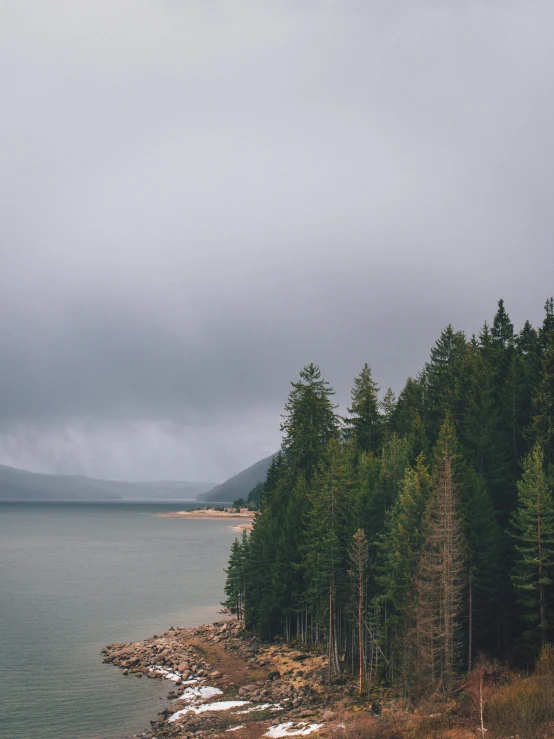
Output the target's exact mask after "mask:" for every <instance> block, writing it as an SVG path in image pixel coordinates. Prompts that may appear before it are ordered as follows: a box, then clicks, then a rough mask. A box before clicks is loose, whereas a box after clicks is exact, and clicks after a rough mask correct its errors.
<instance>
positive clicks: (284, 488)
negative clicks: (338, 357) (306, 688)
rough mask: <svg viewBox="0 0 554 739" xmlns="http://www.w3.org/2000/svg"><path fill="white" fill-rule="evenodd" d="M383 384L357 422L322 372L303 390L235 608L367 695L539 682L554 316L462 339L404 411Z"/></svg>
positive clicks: (546, 632)
mask: <svg viewBox="0 0 554 739" xmlns="http://www.w3.org/2000/svg"><path fill="white" fill-rule="evenodd" d="M354 372H355V369H354ZM354 372H353V374H354ZM380 382H381V378H374V377H373V376H372V371H371V369H370V367H369V366H368V365H367V364H366V365H365V366H364V367H363V368H362V369H361V371H360V373H359V374H358V376H357V377H355V379H354V381H353V386H352V390H351V402H350V405H349V408H348V412H347V414H346V415H345V416H344V417H342V416H340V415H338V413H337V407H336V406H335V404H334V402H333V393H334V391H333V389H332V387H331V386H330V384H329V383H328V382H327V381H326V380H325V379H324V377H323V376H322V373H321V370H320V368H319V367H317V366H316V365H314V364H309V365H308V366H306V367H304V369H302V371H301V372H300V377H299V379H298V380H297V381H295V382H292V383H291V385H292V387H291V391H290V394H289V397H288V400H287V402H286V405H285V408H284V412H283V417H282V418H283V420H282V424H281V431H282V446H281V449H280V452H279V453H278V454H277V455H276V456H275V458H274V460H273V462H272V464H271V467H270V468H269V470H268V473H267V478H266V480H265V483H264V484H263V492H261V491H258V493H260V492H261V497H260V499H259V501H258V503H257V505H258V513H257V515H256V516H255V519H254V524H253V528H252V531H251V533H250V534H246V533H244V534H243V536H242V540H237V541H235V543H234V544H233V547H232V550H231V555H230V559H229V564H228V568H227V582H226V586H225V593H226V596H227V600H226V602H225V605H226V606H227V607H228V608H229V609H230V610H231V611H232V612H233V613H236V614H237V616H238V618H240V619H243V620H244V622H245V627H246V628H247V629H248V630H250V631H252V632H254V633H255V634H256V635H257V636H259V637H260V638H262V639H264V640H273V639H283V640H288V641H292V640H296V642H297V643H298V644H301V645H305V646H306V647H308V648H313V649H317V650H325V652H326V654H327V655H328V679H329V681H330V682H332V681H333V680H335V679H336V678H337V676H338V675H339V674H340V673H343V672H347V673H350V674H352V675H353V676H355V678H356V680H357V682H358V685H359V690H360V692H361V691H362V690H363V689H367V688H368V686H369V687H371V686H372V685H377V684H388V685H394V686H396V687H397V688H398V690H400V691H401V692H402V694H403V695H405V696H407V697H414V698H416V697H417V696H421V695H424V694H425V693H429V692H437V691H439V692H444V693H445V694H448V693H449V692H450V691H451V690H452V687H453V685H454V683H455V681H456V679H457V678H458V677H460V676H461V675H463V674H464V673H466V672H467V671H469V670H471V668H472V666H473V665H474V664H475V663H476V661H477V660H478V659H481V658H483V657H486V658H488V659H499V660H503V661H508V662H510V663H511V664H514V665H521V666H532V665H533V664H534V662H535V660H536V659H537V657H538V655H539V654H540V652H541V649H542V648H543V647H545V645H547V644H548V643H549V642H551V641H553V640H554V582H553V580H554V503H553V484H554V300H553V299H552V298H551V299H549V300H547V301H546V305H545V315H544V320H543V322H542V325H540V327H538V328H535V327H533V326H532V325H531V324H530V323H529V322H526V323H525V324H524V326H523V327H522V328H521V330H520V331H519V332H516V331H515V330H514V326H513V325H512V323H511V321H510V318H509V315H508V313H507V311H506V309H505V306H504V303H503V301H500V302H499V303H498V310H497V313H496V315H495V316H494V319H493V321H492V323H491V324H490V325H489V324H488V323H485V324H484V326H483V328H482V329H481V331H480V333H479V335H478V336H471V337H470V338H468V337H467V336H466V335H465V334H464V333H463V332H461V331H456V330H454V329H453V328H452V326H450V325H449V326H447V327H446V328H445V329H444V330H443V331H442V333H441V335H440V337H439V338H438V340H437V342H436V344H435V345H434V346H433V347H432V349H431V353H430V358H429V360H428V362H427V363H426V364H425V366H424V367H423V368H422V369H421V371H420V372H419V374H418V375H417V376H416V377H414V378H409V379H408V380H407V382H406V384H405V386H404V388H403V389H402V391H401V392H400V393H399V395H398V397H395V395H394V393H393V392H392V390H388V391H386V392H384V393H383V394H381V393H380V387H379V386H378V383H380ZM380 397H381V400H380ZM256 497H257V496H256Z"/></svg>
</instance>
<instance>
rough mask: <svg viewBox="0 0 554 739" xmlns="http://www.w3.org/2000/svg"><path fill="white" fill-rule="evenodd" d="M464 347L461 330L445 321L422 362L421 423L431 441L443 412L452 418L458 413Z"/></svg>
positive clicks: (435, 435)
mask: <svg viewBox="0 0 554 739" xmlns="http://www.w3.org/2000/svg"><path fill="white" fill-rule="evenodd" d="M465 350H466V340H465V336H464V334H463V332H461V331H454V329H453V328H452V326H451V325H448V326H447V327H446V328H445V329H444V331H442V333H441V335H440V337H439V339H438V340H437V342H436V344H435V346H434V347H433V348H432V349H431V359H430V361H429V362H428V363H427V364H426V365H425V394H424V407H425V418H424V420H425V424H426V428H427V429H428V432H429V434H430V436H431V442H432V443H434V442H435V441H436V439H437V437H438V434H439V430H440V427H441V424H442V422H443V420H444V417H445V415H446V413H450V414H451V415H452V418H453V419H454V420H458V419H459V416H460V408H459V405H460V387H459V385H460V381H461V379H462V377H463V374H462V362H463V359H464V355H465Z"/></svg>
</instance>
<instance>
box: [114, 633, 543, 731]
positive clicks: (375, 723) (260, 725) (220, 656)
mask: <svg viewBox="0 0 554 739" xmlns="http://www.w3.org/2000/svg"><path fill="white" fill-rule="evenodd" d="M103 651H104V655H105V659H104V661H105V662H111V663H112V664H114V665H116V666H118V667H119V668H121V669H122V670H123V672H124V674H126V675H129V676H136V677H143V676H147V677H150V678H154V679H165V680H168V681H171V682H172V683H173V686H172V687H173V689H172V690H171V692H170V693H169V695H168V704H167V705H166V707H165V708H164V709H163V710H162V711H161V712H160V715H159V717H158V719H156V720H152V721H151V729H150V730H149V731H146V732H145V733H143V734H141V735H139V736H141V737H144V738H146V737H148V738H149V739H178V738H179V739H185V738H186V739H193V738H194V739H208V738H215V737H219V738H220V739H223V738H225V739H230V738H231V736H232V737H233V739H260V738H261V737H269V738H270V739H272V738H274V739H278V738H279V737H286V736H308V735H309V736H310V737H313V739H317V737H322V738H325V737H329V738H330V737H333V739H474V738H475V737H483V735H485V736H488V737H493V736H494V737H497V736H499V737H505V739H508V738H509V737H511V739H517V738H518V737H519V739H543V737H544V739H548V738H549V737H554V723H552V724H548V723H545V724H544V725H543V724H540V726H541V727H542V728H540V727H539V728H537V729H536V730H535V729H529V727H530V726H531V725H535V724H536V721H535V723H533V721H530V719H529V718H525V716H524V717H523V721H522V726H523V729H522V728H521V727H520V728H519V730H518V731H517V732H514V731H513V730H512V728H510V727H511V724H510V726H508V725H506V730H505V732H504V733H503V732H502V731H501V733H498V732H492V731H489V732H487V729H485V732H482V730H481V723H480V716H479V710H478V706H479V700H478V693H476V692H475V691H476V685H477V684H478V683H476V682H475V680H473V682H472V683H471V684H470V683H468V686H469V687H468V686H466V691H465V692H463V693H461V694H460V695H458V697H457V699H456V701H454V700H451V701H450V702H446V701H444V700H442V699H441V700H438V699H437V700H435V701H432V700H431V701H428V702H426V703H423V704H420V705H419V707H418V708H414V707H413V706H411V707H408V706H407V705H406V704H405V703H404V702H402V701H401V700H399V699H398V697H395V696H394V695H393V694H392V693H388V692H387V691H385V690H381V691H379V690H377V691H374V692H372V693H370V694H368V693H367V692H366V693H365V694H363V695H361V696H360V695H358V691H357V687H356V682H355V679H354V678H353V677H352V676H349V677H340V678H338V679H337V678H335V680H334V681H333V684H332V685H331V686H329V683H328V677H327V659H326V655H324V654H314V653H311V652H308V651H305V650H303V649H300V648H297V647H294V646H291V645H287V644H284V643H278V644H275V643H273V644H264V643H261V642H260V641H258V640H257V639H256V638H255V637H253V636H252V635H250V634H248V633H246V632H244V630H243V628H242V625H241V624H240V623H238V622H236V621H232V620H227V621H221V622H218V623H215V624H209V625H205V626H199V627H192V628H184V629H174V628H173V627H172V628H171V629H170V630H169V631H168V632H166V633H165V634H162V635H155V636H154V637H153V638H151V639H147V640H145V641H141V642H134V643H131V644H112V645H110V646H108V647H106V648H105V650H103ZM520 682H521V684H522V685H523V689H521V688H520V687H518V689H517V690H516V692H515V693H514V692H513V683H511V684H510V685H511V686H512V688H511V689H512V694H509V695H507V696H506V701H505V702H506V705H507V706H512V705H513V703H514V701H515V702H516V703H517V701H518V700H519V699H520V698H521V695H524V696H527V695H528V694H529V686H526V685H525V684H524V683H525V681H520ZM550 683H552V685H554V681H553V680H552V679H550ZM168 684H169V682H168ZM518 686H519V683H518ZM540 690H543V689H542V688H540ZM531 692H532V690H531ZM543 692H544V691H543ZM529 695H530V694H529ZM476 696H477V698H476ZM532 697H533V700H531V702H530V703H529V701H527V698H526V699H525V700H526V701H527V702H528V703H529V705H528V706H527V705H526V706H525V707H524V708H525V710H527V711H531V712H534V713H535V714H536V713H537V710H538V704H537V702H536V696H535V695H534V694H533V696H532ZM487 698H488V699H489V700H490V698H491V697H490V691H489V693H488V694H487ZM551 698H552V696H550V695H549V696H546V697H545V700H546V701H547V702H550V701H551ZM497 702H498V701H497ZM539 702H540V701H539ZM500 703H501V705H503V704H502V702H501V701H500ZM506 712H509V709H508V711H506V710H501V713H502V715H503V714H504V713H506ZM537 726H538V724H537ZM525 728H527V729H529V730H530V731H531V732H535V733H525V730H524V729H525ZM551 729H552V732H551ZM510 732H512V733H510Z"/></svg>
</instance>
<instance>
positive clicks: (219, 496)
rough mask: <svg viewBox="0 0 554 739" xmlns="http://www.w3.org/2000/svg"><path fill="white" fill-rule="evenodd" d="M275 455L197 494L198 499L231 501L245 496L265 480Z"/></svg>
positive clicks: (211, 501)
mask: <svg viewBox="0 0 554 739" xmlns="http://www.w3.org/2000/svg"><path fill="white" fill-rule="evenodd" d="M274 456H275V455H274V454H272V455H271V456H270V457H266V458H265V459H261V460H260V461H259V462H256V464H253V465H252V467H248V468H247V469H245V470H243V471H242V472H239V473H238V475H234V476H233V477H230V478H229V479H228V480H226V481H225V482H222V483H221V485H216V486H215V487H214V488H212V489H211V490H208V492H207V493H202V494H201V495H199V496H198V500H202V501H209V502H210V503H233V501H235V500H238V499H239V498H246V497H247V496H248V493H249V492H250V491H251V490H252V488H253V487H254V486H255V485H257V484H258V483H259V482H264V481H265V476H266V473H267V470H268V467H269V465H270V464H271V460H272V459H273V457H274Z"/></svg>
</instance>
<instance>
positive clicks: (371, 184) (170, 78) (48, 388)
mask: <svg viewBox="0 0 554 739" xmlns="http://www.w3.org/2000/svg"><path fill="white" fill-rule="evenodd" d="M0 14H1V22H0V85H1V89H2V90H3V109H4V111H5V113H4V114H3V116H2V117H1V118H0V171H1V176H0V255H1V257H2V260H1V270H0V288H1V289H0V463H8V464H14V465H16V466H24V467H27V468H29V469H40V470H44V471H50V470H52V471H54V470H58V471H63V472H86V473H88V474H94V475H98V476H106V477H122V478H130V479H137V478H145V477H149V478H158V477H164V478H188V479H202V478H204V479H216V480H219V479H224V478H225V477H227V476H229V475H230V474H233V473H234V472H236V471H238V470H239V469H241V468H242V467H244V466H246V465H248V464H251V463H253V462H254V461H256V460H257V459H259V458H261V457H263V456H266V455H267V454H268V453H270V452H271V451H273V450H274V449H275V448H276V447H277V445H278V443H279V420H280V419H279V413H280V411H281V408H282V406H283V404H284V401H285V399H286V395H287V393H288V389H289V385H288V382H289V380H291V379H293V378H295V376H296V375H297V373H298V370H299V369H300V368H301V367H302V365H303V364H305V363H306V362H308V361H312V360H313V361H315V362H317V363H319V364H320V365H321V367H322V370H323V372H324V375H325V376H326V377H327V378H328V379H329V380H330V381H331V383H332V384H333V385H334V386H335V387H336V389H337V398H338V401H339V402H340V403H341V404H342V405H344V404H345V403H346V402H347V399H348V394H349V389H350V386H351V383H352V379H353V376H354V375H355V374H357V373H358V371H359V369H360V368H361V366H362V365H363V363H364V362H365V361H367V362H369V363H370V365H371V366H372V367H373V369H374V375H375V377H376V379H377V380H378V381H379V382H380V383H381V384H382V385H383V386H385V387H386V386H388V385H392V386H393V387H394V388H395V389H396V390H398V389H400V388H401V386H402V384H403V382H404V381H405V379H406V377H407V376H408V375H409V374H413V373H415V372H416V371H417V370H418V369H419V368H420V367H421V365H422V364H423V362H424V361H425V359H426V358H427V354H428V350H429V347H430V346H431V344H432V343H433V342H434V340H435V339H436V337H437V335H438V333H439V331H440V329H441V328H442V327H443V326H444V325H445V324H446V323H448V322H452V323H453V324H455V326H456V327H457V328H462V329H464V330H466V331H467V332H468V333H472V332H474V331H478V330H479V327H480V325H481V324H482V322H483V321H484V320H485V319H486V318H488V319H490V318H491V317H492V315H493V314H494V311H495V305H496V301H497V299H498V298H499V297H504V299H505V300H506V303H507V307H508V310H509V311H510V313H511V315H512V318H513V319H514V321H515V323H516V324H518V325H520V324H521V322H522V321H523V320H524V319H525V318H530V319H531V320H532V321H533V322H535V323H538V322H540V320H541V319H542V305H543V303H544V300H545V298H546V297H547V296H548V295H550V294H552V293H553V292H554V288H553V281H552V275H553V274H554V257H553V253H554V250H553V248H552V244H553V236H554V212H553V209H552V206H551V202H552V192H553V176H552V172H553V171H554V148H553V147H552V144H551V136H552V134H551V132H552V130H554V96H553V95H552V89H553V82H554V48H553V47H552V43H551V32H550V31H551V28H552V25H553V22H554V7H553V6H552V4H551V3H549V2H532V3H530V4H529V3H527V4H525V5H523V4H521V3H518V2H510V0H508V2H505V1H502V2H501V1H500V0H498V1H495V0H489V1H488V2H487V1H485V2H469V1H468V2H462V3H443V2H434V1H431V0H423V1H422V2H419V3H410V2H400V3H390V2H384V1H383V2H371V3H359V2H347V3H340V4H339V3H334V2H328V3H315V2H311V1H310V0H307V2H304V3H297V2H295V3H293V2H288V1H285V2H282V3H258V2H240V1H238V2H234V3H222V2H211V0H208V1H206V0H203V1H202V2H190V1H188V2H184V3H176V2H172V1H171V0H166V1H165V2H163V1H160V2H158V3H155V4H154V3H149V2H146V0H117V1H116V2H107V1H104V0H100V1H99V2H94V3H93V2H84V3H78V4H75V3H69V2H66V1H62V0H19V1H18V2H17V3H16V2H12V1H11V0H7V2H6V1H5V2H0Z"/></svg>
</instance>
